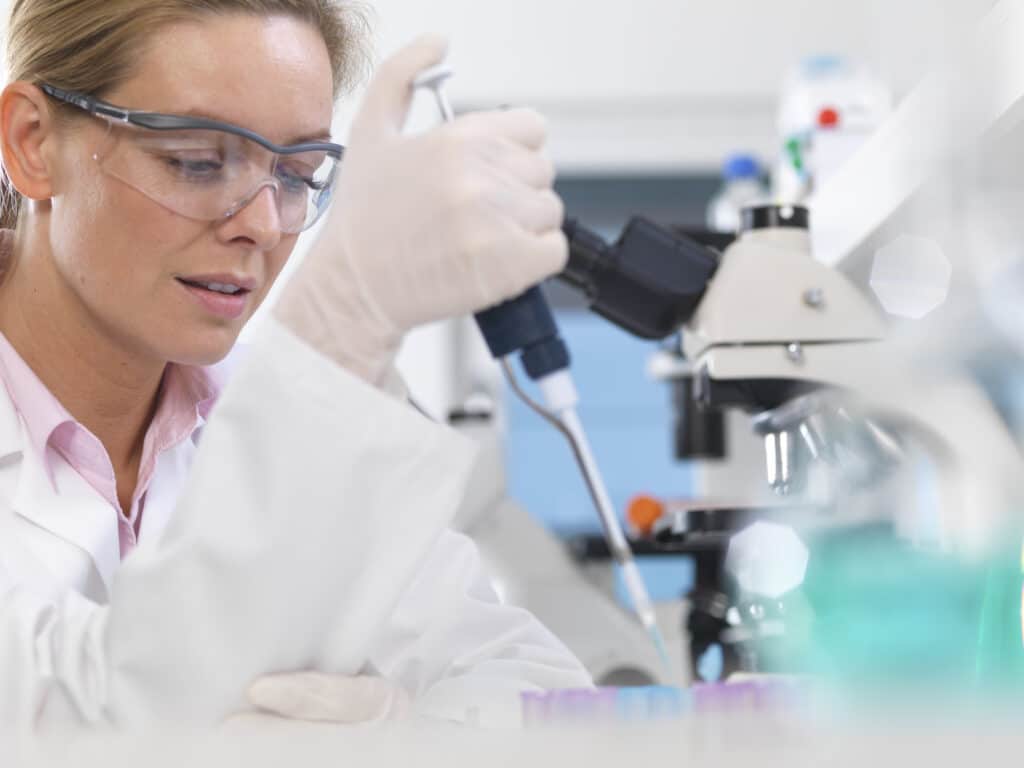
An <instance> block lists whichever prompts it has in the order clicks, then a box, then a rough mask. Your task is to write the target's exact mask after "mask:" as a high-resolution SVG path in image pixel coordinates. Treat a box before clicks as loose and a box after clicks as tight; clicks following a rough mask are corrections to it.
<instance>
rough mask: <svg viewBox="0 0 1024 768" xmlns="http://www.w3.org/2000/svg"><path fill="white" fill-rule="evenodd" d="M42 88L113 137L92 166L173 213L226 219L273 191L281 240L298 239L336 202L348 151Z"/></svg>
mask: <svg viewBox="0 0 1024 768" xmlns="http://www.w3.org/2000/svg"><path fill="white" fill-rule="evenodd" d="M40 87H41V88H42V90H43V91H44V92H45V93H46V94H47V95H49V96H51V97H52V98H54V99H57V100H58V101H61V102H64V103H65V104H70V105H72V106H74V107H78V108H79V109H82V110H84V111H85V112H88V113H89V114H90V115H93V116H94V117H97V118H99V119H101V120H103V121H104V122H105V123H106V125H107V134H106V137H105V138H104V141H103V143H102V145H101V146H100V147H99V149H97V151H96V152H94V153H93V158H94V159H95V160H96V161H97V162H98V163H99V164H100V167H101V169H102V170H103V171H104V173H107V174H108V175H110V176H113V177H114V178H116V179H119V180H120V181H123V182H124V183H126V184H128V185H129V186H130V187H133V188H134V189H136V190H138V191H139V192H141V193H142V194H144V195H145V196H146V197H148V198H150V199H151V200H153V201H155V202H157V203H159V204H160V205H162V206H164V207H165V208H167V209H169V210H171V211H173V212H174V213H178V214H181V215H182V216H186V217H188V218H190V219H198V220H200V221H217V220H221V219H226V218H229V217H231V216H233V215H235V214H236V213H238V211H240V210H241V209H243V208H244V207H245V206H246V205H248V204H249V203H250V202H251V201H252V200H253V198H255V197H256V195H258V194H259V193H260V192H261V191H262V190H263V189H264V188H266V187H270V188H271V189H272V190H273V194H274V200H275V202H276V204H277V213H278V218H279V225H280V229H281V232H283V233H287V234H297V233H299V232H302V231H303V230H306V229H309V228H310V227H311V226H313V224H315V223H316V221H317V220H318V219H319V218H320V216H321V215H323V212H324V211H325V210H326V209H327V206H328V204H329V203H330V201H331V195H332V193H333V191H334V185H335V179H336V176H337V171H338V164H339V162H340V161H341V157H342V155H343V153H344V151H345V150H344V147H342V146H341V145H340V144H333V143H330V142H304V143H301V144H293V145H290V146H280V145H278V144H275V143H273V142H272V141H269V140H267V139H265V138H263V137H262V136H260V135H259V134H257V133H254V132H253V131H250V130H248V129H246V128H240V127H238V126H235V125H231V124H230V123H223V122H220V121H219V120H211V119H208V118H203V117H190V116H186V115H165V114H160V113H158V112H142V111H137V110H128V109H122V108H121V107H116V106H114V105H113V104H108V103H106V102H104V101H100V100H99V99H96V98H93V97H92V96H88V95H86V94H82V93H77V92H74V91H65V90H62V89H60V88H55V87H54V86H51V85H47V84H43V85H41V86H40Z"/></svg>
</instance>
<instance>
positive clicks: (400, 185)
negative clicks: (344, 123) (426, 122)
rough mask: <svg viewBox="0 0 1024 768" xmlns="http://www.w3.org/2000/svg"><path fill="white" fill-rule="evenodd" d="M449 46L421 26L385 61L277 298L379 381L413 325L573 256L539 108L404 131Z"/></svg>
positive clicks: (287, 319) (515, 286) (486, 298)
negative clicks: (418, 94)
mask: <svg viewBox="0 0 1024 768" xmlns="http://www.w3.org/2000/svg"><path fill="white" fill-rule="evenodd" d="M445 52H446V44H445V42H444V41H442V40H439V39H437V38H421V39H420V40H418V41H417V42H415V43H413V44H411V45H410V46H408V47H407V48H405V49H403V50H402V51H400V52H399V53H398V54H397V55H395V56H394V57H393V58H391V59H390V60H388V61H386V62H385V63H384V64H383V65H382V66H381V67H380V70H379V71H378V73H377V75H376V77H375V79H374V80H373V82H372V83H371V85H370V87H369V89H368V92H367V94H366V97H365V100H364V102H363V104H362V106H361V109H360V112H359V114H358V116H357V117H356V120H355V122H354V124H353V127H352V132H351V137H350V139H351V140H350V143H349V147H348V149H347V150H346V153H345V157H344V159H343V161H342V165H341V169H340V171H339V173H340V176H339V180H338V189H337V191H336V196H335V200H334V202H333V204H332V208H331V210H330V211H329V213H328V217H327V221H326V222H325V224H324V229H323V230H322V232H321V233H320V236H319V237H318V239H317V241H316V242H315V243H314V245H313V248H312V250H311V252H310V253H309V254H308V256H307V257H306V260H305V261H304V262H303V264H302V265H301V266H300V268H299V269H298V270H297V272H296V275H295V277H294V278H293V279H292V281H291V282H290V284H289V285H288V286H287V288H286V290H285V291H284V292H283V294H282V297H281V300H280V302H279V303H278V305H277V307H276V309H275V314H276V316H277V317H278V319H279V320H281V321H282V322H283V323H284V324H285V325H286V326H288V327H289V328H290V329H291V330H292V331H293V332H295V333H296V334H297V335H299V336H300V337H301V338H303V339H304V340H306V341H307V342H309V343H310V344H312V345H313V346H314V347H315V348H317V349H318V350H319V351H320V352H322V353H324V354H326V355H328V356H329V357H331V358H333V359H334V360H335V361H336V362H338V363H339V364H341V365H343V366H345V367H346V368H348V369H349V370H351V371H352V372H354V373H356V374H358V375H360V376H362V377H363V378H364V379H366V380H368V381H370V382H371V383H374V384H380V383H381V380H382V378H384V377H385V374H386V373H387V369H388V367H389V365H390V363H391V360H392V359H393V357H394V354H395V352H396V351H397V348H398V345H399V344H400V342H401V339H402V336H403V335H404V333H405V332H406V331H408V330H409V329H411V328H413V327H414V326H416V325H419V324H422V323H427V322H430V321H433V320H440V319H442V318H446V317H451V316H456V315H461V314H467V313H469V312H473V311H476V310H480V309H483V308H485V307H488V306H492V305H494V304H498V303H500V302H501V301H503V300H505V299H508V298H512V297H513V296H516V295H518V294H519V293H521V292H522V291H523V290H525V289H526V288H528V287H529V286H531V285H534V284H536V283H538V282H540V281H541V280H543V279H544V278H546V277H548V276H550V275H552V274H554V273H556V272H558V271H560V270H561V269H562V268H563V267H564V265H565V261H566V259H567V257H568V246H567V244H566V240H565V237H564V236H563V235H562V232H561V224H562V219H563V216H564V208H563V205H562V202H561V200H560V199H559V198H558V196H557V195H556V194H555V193H554V192H553V191H552V184H553V182H554V169H553V167H552V165H551V162H550V160H548V158H547V157H546V156H545V154H544V151H543V150H544V145H545V142H546V133H547V131H546V126H545V122H544V119H543V118H542V117H541V116H540V115H538V114H537V113H536V112H534V111H532V110H528V109H513V110H505V111H494V112H478V113H474V114H469V115H465V116H462V117H459V118H457V119H456V120H455V122H453V123H450V124H443V125H439V126H438V127H437V128H434V129H433V130H430V131H428V132H427V133H424V134H419V135H416V136H403V135H402V128H403V125H404V123H405V121H406V118H407V115H408V110H409V104H410V100H411V98H412V94H413V88H412V83H413V81H414V80H415V78H416V76H417V75H418V74H419V73H420V72H422V71H423V70H425V69H426V68H428V67H431V66H434V65H436V64H438V63H440V62H441V61H442V60H443V59H444V56H445Z"/></svg>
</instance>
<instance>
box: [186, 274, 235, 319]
mask: <svg viewBox="0 0 1024 768" xmlns="http://www.w3.org/2000/svg"><path fill="white" fill-rule="evenodd" d="M240 282H245V281H239V280H231V279H226V278H225V279H222V280H210V279H201V280H196V279H193V278H181V277H179V278H178V283H179V284H180V285H181V286H182V287H183V288H184V289H185V290H186V291H188V292H189V293H190V294H191V295H192V296H193V297H194V298H195V299H196V301H197V302H198V303H199V305H200V306H202V307H203V308H204V309H205V310H206V311H208V312H209V313H210V314H213V315H216V316H217V317H222V318H224V319H226V320H236V319H238V318H239V317H241V316H242V315H243V314H244V313H245V307H246V304H247V303H248V301H249V294H250V293H251V292H252V290H251V288H244V287H241V286H240V285H239V283H240ZM209 285H220V286H236V287H238V291H237V292H235V293H225V292H223V291H218V290H214V289H212V288H209V287H207V286H209Z"/></svg>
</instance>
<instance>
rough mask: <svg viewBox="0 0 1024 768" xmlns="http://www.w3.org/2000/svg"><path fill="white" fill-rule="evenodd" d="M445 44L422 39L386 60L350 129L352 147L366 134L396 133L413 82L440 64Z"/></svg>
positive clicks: (434, 38) (406, 109)
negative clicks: (424, 71) (427, 70)
mask: <svg viewBox="0 0 1024 768" xmlns="http://www.w3.org/2000/svg"><path fill="white" fill-rule="evenodd" d="M447 52H448V41H447V40H446V39H445V38H443V37H440V36H437V35H424V36H422V37H418V38H417V39H416V40H414V41H413V42H411V43H409V44H408V45H406V46H405V47H404V48H402V49H401V50H399V51H398V52H397V53H395V54H394V55H392V56H391V57H390V58H388V59H386V60H385V61H384V62H383V63H382V64H381V65H380V67H379V68H378V69H377V74H376V76H375V77H374V78H373V80H372V81H371V82H370V86H369V88H367V91H366V95H365V96H364V97H363V103H362V105H361V106H360V109H359V113H358V114H357V115H356V118H355V121H354V123H353V126H352V136H353V142H352V143H353V144H355V143H356V142H357V141H358V139H359V138H361V137H362V136H364V135H366V134H374V133H378V134H379V133H391V134H397V133H399V132H400V131H401V130H402V128H403V126H404V125H405V121H406V118H407V117H408V115H409V105H410V104H411V103H412V97H413V87H412V84H413V81H414V80H415V79H416V76H417V75H419V74H420V72H422V71H423V70H425V69H428V68H429V67H433V66H435V65H437V64H440V63H441V62H442V61H444V57H445V55H446V54H447Z"/></svg>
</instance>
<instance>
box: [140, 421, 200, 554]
mask: <svg viewBox="0 0 1024 768" xmlns="http://www.w3.org/2000/svg"><path fill="white" fill-rule="evenodd" d="M195 451H196V446H195V443H194V442H193V440H185V441H183V442H182V443H181V444H179V445H176V446H175V447H174V448H171V449H169V450H166V451H164V452H163V453H161V454H160V456H159V457H158V458H157V461H156V470H155V471H154V472H153V478H152V480H150V481H149V488H148V489H147V490H146V506H145V507H144V508H143V513H142V526H141V528H140V530H139V541H149V540H150V539H153V538H159V537H160V535H161V534H162V533H163V532H164V529H165V528H166V527H167V524H168V523H169V522H170V520H171V515H172V514H173V513H174V508H175V505H176V504H177V502H178V498H179V497H180V496H181V492H182V489H183V488H184V486H185V480H186V478H187V477H188V472H189V468H190V467H191V465H192V458H193V456H194V455H195Z"/></svg>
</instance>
